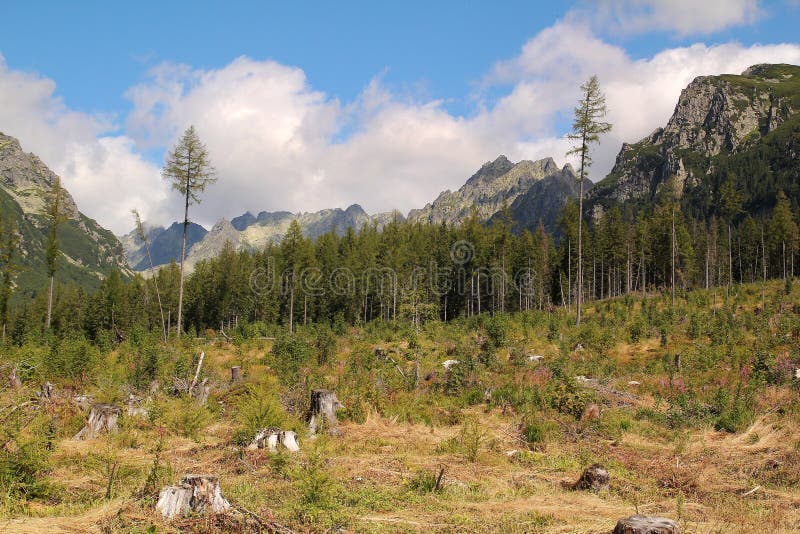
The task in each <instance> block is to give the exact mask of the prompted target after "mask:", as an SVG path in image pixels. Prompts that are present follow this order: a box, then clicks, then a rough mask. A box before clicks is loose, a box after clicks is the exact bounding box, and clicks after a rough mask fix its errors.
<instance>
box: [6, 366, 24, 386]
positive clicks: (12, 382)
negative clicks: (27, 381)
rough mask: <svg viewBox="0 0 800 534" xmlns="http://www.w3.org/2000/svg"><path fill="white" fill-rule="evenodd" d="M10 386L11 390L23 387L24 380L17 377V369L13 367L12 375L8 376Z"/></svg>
mask: <svg viewBox="0 0 800 534" xmlns="http://www.w3.org/2000/svg"><path fill="white" fill-rule="evenodd" d="M8 386H9V387H10V388H11V389H19V388H21V387H22V380H20V379H19V376H17V368H16V367H13V368H12V369H11V373H10V374H9V375H8Z"/></svg>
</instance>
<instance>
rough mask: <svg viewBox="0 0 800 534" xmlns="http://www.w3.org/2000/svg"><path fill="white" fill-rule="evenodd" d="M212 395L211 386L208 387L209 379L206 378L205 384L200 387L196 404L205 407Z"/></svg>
mask: <svg viewBox="0 0 800 534" xmlns="http://www.w3.org/2000/svg"><path fill="white" fill-rule="evenodd" d="M210 394H211V386H209V385H208V378H204V379H203V382H202V383H201V384H200V385H199V386H198V389H197V394H196V395H197V396H196V397H195V402H197V405H198V406H205V404H206V403H207V402H208V396H209V395H210Z"/></svg>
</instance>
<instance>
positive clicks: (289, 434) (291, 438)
mask: <svg viewBox="0 0 800 534" xmlns="http://www.w3.org/2000/svg"><path fill="white" fill-rule="evenodd" d="M278 441H279V442H280V444H281V445H283V446H284V447H286V448H287V449H288V450H289V452H297V451H299V450H300V445H298V444H297V433H296V432H294V431H293V430H284V431H282V432H281V433H280V434H279V435H278Z"/></svg>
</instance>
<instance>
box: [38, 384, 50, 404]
mask: <svg viewBox="0 0 800 534" xmlns="http://www.w3.org/2000/svg"><path fill="white" fill-rule="evenodd" d="M39 396H40V397H41V398H43V399H45V400H50V399H52V398H53V384H51V383H50V381H47V382H45V383H44V384H42V391H40V392H39Z"/></svg>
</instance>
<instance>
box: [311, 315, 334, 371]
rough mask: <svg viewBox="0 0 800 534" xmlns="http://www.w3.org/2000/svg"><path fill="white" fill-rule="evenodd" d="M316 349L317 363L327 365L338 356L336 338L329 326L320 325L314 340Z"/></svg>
mask: <svg viewBox="0 0 800 534" xmlns="http://www.w3.org/2000/svg"><path fill="white" fill-rule="evenodd" d="M314 349H316V351H317V363H318V364H319V365H325V364H326V363H327V362H328V361H329V360H330V359H331V358H333V357H334V356H335V355H336V336H335V335H334V334H333V331H332V330H331V329H330V328H328V326H327V325H319V326H318V327H317V329H316V336H315V338H314Z"/></svg>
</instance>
